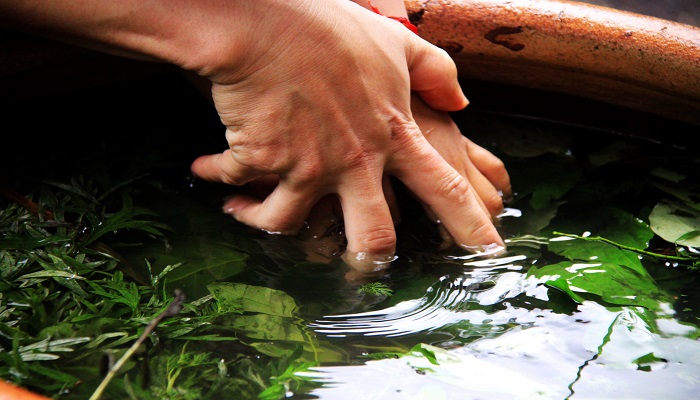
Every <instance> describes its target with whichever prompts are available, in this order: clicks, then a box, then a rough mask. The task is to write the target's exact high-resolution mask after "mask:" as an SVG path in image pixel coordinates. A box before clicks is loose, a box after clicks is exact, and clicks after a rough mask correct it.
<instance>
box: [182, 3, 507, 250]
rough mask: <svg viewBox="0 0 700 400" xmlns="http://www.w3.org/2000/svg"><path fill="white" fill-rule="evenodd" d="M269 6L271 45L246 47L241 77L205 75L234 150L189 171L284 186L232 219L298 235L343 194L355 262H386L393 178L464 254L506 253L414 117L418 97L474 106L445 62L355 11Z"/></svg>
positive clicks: (251, 201) (265, 39)
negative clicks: (316, 209)
mask: <svg viewBox="0 0 700 400" xmlns="http://www.w3.org/2000/svg"><path fill="white" fill-rule="evenodd" d="M264 3H275V4H274V5H275V8H274V10H275V12H271V11H270V10H271V8H270V7H271V5H270V4H267V5H266V7H261V8H262V10H257V11H259V12H263V13H264V18H262V19H260V20H261V21H264V23H262V24H263V25H265V29H266V32H267V34H266V35H264V36H261V37H257V38H255V39H254V40H251V42H250V43H248V44H247V48H245V49H244V50H243V54H245V57H244V58H243V59H241V60H240V61H238V62H236V63H234V64H235V68H231V69H230V70H227V69H225V68H224V69H221V68H217V69H215V71H216V72H215V73H211V74H209V75H208V76H209V78H210V79H211V80H212V82H213V89H212V90H213V98H214V101H215V104H216V107H217V109H218V111H219V114H220V116H221V119H222V121H223V123H224V124H225V125H226V126H227V132H226V138H227V140H228V144H229V147H230V148H229V149H228V150H226V151H224V152H223V153H221V154H216V155H210V156H204V157H201V158H199V159H197V160H196V161H195V162H194V163H193V165H192V170H193V172H194V173H195V174H196V175H198V176H200V177H202V178H204V179H207V180H210V181H217V182H224V183H228V184H233V185H243V184H245V183H247V182H250V181H252V180H254V179H256V178H258V177H261V176H267V175H277V176H278V177H279V183H278V184H277V186H276V187H275V189H274V190H273V191H272V193H270V194H269V196H267V197H266V198H265V199H264V200H260V199H257V198H253V197H249V196H234V197H233V198H231V199H230V200H229V201H228V202H227V203H226V209H227V210H226V211H227V212H229V213H231V214H232V215H233V216H234V217H235V218H237V219H238V220H240V221H242V222H244V223H246V224H248V225H251V226H255V227H258V228H260V229H264V230H266V231H269V232H279V233H294V232H296V231H297V230H298V229H299V228H300V227H301V226H302V224H303V223H304V220H305V218H306V216H307V215H308V213H309V211H310V210H311V208H312V207H313V205H314V204H316V202H317V201H318V200H319V199H320V198H322V197H324V196H326V195H328V194H337V196H338V198H339V201H340V204H341V207H342V210H343V217H344V222H345V232H346V235H347V240H348V245H347V250H348V251H349V252H350V254H352V255H353V257H354V258H355V259H357V258H362V257H364V256H368V255H371V256H372V257H370V258H374V257H375V256H376V257H378V258H379V259H387V258H390V257H391V256H392V254H393V251H394V248H395V243H396V236H395V232H394V224H393V220H392V217H391V213H390V210H389V206H388V204H387V200H386V196H385V193H384V189H383V185H382V181H383V176H384V174H388V175H393V176H395V177H396V178H398V179H399V180H401V181H402V182H403V183H404V184H405V185H406V186H407V187H408V188H409V189H410V190H411V191H412V192H413V193H415V194H416V196H417V197H418V198H419V199H421V201H423V202H424V203H425V204H426V205H427V206H428V207H429V208H430V209H431V210H432V211H433V212H435V214H436V215H437V216H438V218H440V219H441V221H442V222H443V225H444V226H445V227H446V228H447V230H448V231H449V232H450V233H451V235H452V236H453V237H454V238H455V240H457V241H458V243H460V244H464V245H467V246H480V245H489V244H493V243H496V244H502V240H501V238H500V236H499V235H498V232H497V231H496V229H495V227H494V225H493V223H492V221H491V218H490V216H489V215H488V214H487V213H485V212H484V211H483V209H482V207H481V204H480V202H479V200H478V199H477V196H476V194H475V192H474V190H472V189H471V186H470V184H469V182H468V181H467V180H466V179H465V178H464V177H463V176H462V175H460V173H459V172H457V171H456V170H455V169H454V168H453V167H451V166H450V165H449V163H448V162H446V161H445V159H443V158H442V157H441V156H440V155H439V154H438V152H437V151H436V150H435V148H433V147H432V146H431V145H430V144H429V143H428V141H427V140H426V138H425V137H424V136H423V135H422V133H421V131H420V129H419V128H418V126H417V125H416V123H415V121H414V120H413V117H412V113H411V105H410V93H411V90H413V91H414V92H415V93H417V94H418V95H419V96H421V98H422V99H423V100H424V101H425V102H426V103H427V104H428V105H429V106H431V107H432V108H436V109H440V110H446V111H447V110H458V109H461V108H463V107H464V106H465V105H466V98H465V97H464V96H463V94H462V92H461V89H460V88H459V85H458V83H457V79H456V68H455V65H454V63H453V62H452V60H450V59H449V57H448V56H447V55H446V53H444V52H443V51H441V50H439V49H437V48H436V47H434V46H432V45H430V44H428V43H427V42H425V41H423V40H422V39H420V38H419V37H417V36H416V35H414V34H413V33H411V32H410V31H408V30H407V29H405V28H404V27H403V26H401V25H400V24H396V23H395V22H394V21H391V20H388V19H386V18H384V17H382V16H379V15H376V14H374V13H372V12H370V11H367V10H365V9H362V8H361V7H358V6H357V5H355V4H352V3H350V2H346V1H308V2H293V3H294V4H293V5H292V4H291V3H288V2H281V1H280V2H264ZM256 4H257V3H256ZM253 8H256V7H253ZM258 29H259V28H258ZM251 37H252V36H251ZM321 53H322V54H323V57H319V54H321Z"/></svg>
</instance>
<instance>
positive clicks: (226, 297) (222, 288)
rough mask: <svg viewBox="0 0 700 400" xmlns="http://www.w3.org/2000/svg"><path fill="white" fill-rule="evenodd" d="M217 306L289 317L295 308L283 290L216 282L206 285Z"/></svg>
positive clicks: (295, 305) (293, 302)
mask: <svg viewBox="0 0 700 400" xmlns="http://www.w3.org/2000/svg"><path fill="white" fill-rule="evenodd" d="M207 289H209V291H210V292H211V294H212V295H213V296H214V298H215V299H216V301H217V302H218V303H219V306H220V307H222V308H224V309H227V310H235V309H238V310H241V311H244V312H254V313H262V314H269V315H277V316H281V317H291V316H293V315H294V312H295V311H296V309H297V303H296V301H294V299H293V298H292V297H291V296H289V295H288V294H286V293H285V292H283V291H280V290H275V289H270V288H267V287H263V286H252V285H246V284H243V283H233V282H216V283H211V284H209V285H207Z"/></svg>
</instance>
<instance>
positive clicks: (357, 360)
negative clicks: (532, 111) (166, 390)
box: [141, 114, 700, 400]
mask: <svg viewBox="0 0 700 400" xmlns="http://www.w3.org/2000/svg"><path fill="white" fill-rule="evenodd" d="M460 123H461V124H462V125H461V127H462V130H463V131H465V132H473V133H474V134H473V135H470V136H471V137H472V138H473V139H474V140H475V141H477V142H478V143H482V144H484V145H485V146H488V147H489V148H491V149H492V150H493V151H494V152H495V153H496V154H498V155H499V156H500V157H502V158H503V159H504V161H506V165H507V166H508V168H509V170H510V172H511V175H512V178H513V186H514V188H515V191H516V196H515V201H514V202H513V203H511V204H509V206H508V208H507V209H506V211H505V212H504V214H503V215H502V216H501V218H500V229H501V231H502V233H503V236H504V237H505V238H506V239H507V241H508V243H509V248H508V251H507V253H506V254H504V255H502V256H499V257H497V258H483V257H476V256H473V255H469V254H466V253H464V252H462V251H461V250H459V249H451V250H442V251H441V250H438V248H439V246H438V245H439V239H438V238H439V235H438V234H437V232H436V230H435V229H434V227H433V226H432V225H431V224H430V223H429V222H428V221H427V220H426V219H425V218H423V216H422V214H421V213H420V211H419V209H418V208H417V206H416V205H415V204H412V203H411V202H410V201H406V202H405V204H403V205H402V206H403V207H404V223H402V225H401V226H400V227H399V230H398V235H399V248H398V258H397V260H396V261H395V262H394V263H393V264H392V266H391V268H389V269H388V270H387V271H386V274H385V275H383V276H381V277H376V278H370V279H368V280H367V282H382V283H385V284H386V285H387V286H388V287H390V288H391V289H392V290H393V291H394V295H393V296H381V295H380V296H377V295H371V294H367V293H358V291H357V289H358V287H359V286H360V285H361V284H362V283H365V282H358V281H349V280H347V279H346V277H345V276H346V273H347V271H348V267H347V266H345V265H344V264H343V263H342V261H341V260H340V259H339V258H338V257H331V258H330V259H329V260H328V262H325V263H321V262H316V261H310V259H309V257H308V256H307V255H306V253H305V252H304V249H305V244H304V242H303V241H302V240H300V239H299V238H289V237H282V236H276V235H265V234H263V233H260V232H255V231H253V230H251V229H249V228H247V227H244V226H241V225H239V224H237V223H235V222H234V221H232V220H230V219H229V217H226V216H223V215H221V214H220V213H219V212H218V210H219V205H218V203H217V202H218V201H219V197H216V196H211V194H210V193H209V192H208V190H209V189H211V188H210V187H202V186H201V185H200V184H195V185H193V186H192V187H190V188H188V189H185V190H183V193H182V194H183V196H181V197H180V198H179V199H178V200H173V199H171V200H170V201H171V202H174V203H175V204H171V205H170V206H172V208H173V210H175V211H173V213H174V214H178V215H179V217H178V218H179V222H178V221H176V219H173V221H172V222H173V223H174V224H175V225H177V224H180V226H179V231H180V232H183V231H184V232H187V233H186V234H184V235H181V237H179V238H174V239H173V242H172V248H173V252H174V253H178V252H179V254H177V256H178V257H187V259H188V260H189V261H188V263H189V264H188V266H185V267H181V268H180V269H178V270H176V271H174V272H173V273H172V275H171V276H170V284H171V286H173V287H178V288H181V289H183V290H184V291H185V292H186V293H188V296H189V297H190V298H197V297H199V296H204V295H206V294H207V290H206V285H207V284H209V283H211V282H215V281H233V282H241V283H247V284H252V285H259V286H266V287H270V288H274V289H278V290H281V291H284V292H285V293H287V294H288V295H290V296H291V297H292V298H293V299H294V300H295V301H296V303H297V304H298V306H299V308H298V311H297V314H296V318H295V319H293V320H291V319H290V320H285V321H282V322H281V323H280V324H278V325H275V326H270V325H265V326H259V327H258V328H255V327H252V326H251V327H248V328H246V327H240V326H239V327H238V329H239V332H243V333H245V335H247V336H248V337H249V338H250V340H251V341H254V342H257V343H258V344H259V345H260V347H259V348H261V349H263V348H266V347H265V346H268V345H269V346H273V347H274V346H282V345H283V344H288V345H289V346H292V345H294V344H302V345H303V346H304V349H305V352H304V358H305V359H307V360H314V361H317V362H319V366H318V367H314V368H312V369H311V370H310V371H307V372H304V373H302V374H301V375H303V376H306V377H309V378H310V379H312V380H313V381H315V382H316V383H317V385H318V387H317V388H316V389H313V390H312V391H311V392H310V393H292V392H290V393H288V395H290V396H293V397H294V398H309V397H313V398H321V399H334V400H336V399H357V398H362V399H394V398H395V399H430V400H434V399H501V398H502V399H535V398H536V399H564V398H572V399H601V398H625V399H659V398H663V399H689V398H697V397H698V394H699V393H700V342H699V341H698V337H699V336H700V330H699V329H698V323H699V322H700V320H699V316H700V313H699V312H698V308H697V307H698V305H700V296H698V289H700V285H699V283H698V277H699V276H700V275H699V274H700V273H698V272H693V271H689V270H688V269H687V268H686V267H685V266H684V265H681V264H678V263H676V262H669V261H668V260H663V259H656V258H654V257H648V256H641V255H637V254H636V253H630V254H632V256H631V257H633V258H637V260H638V261H639V262H640V263H641V265H643V267H642V268H643V269H644V271H647V272H648V274H649V275H648V276H646V277H645V278H644V279H646V281H645V282H646V286H644V285H642V284H641V283H640V282H641V281H640V282H636V281H631V280H630V279H631V278H630V276H632V275H617V274H616V271H617V270H615V269H614V268H613V269H606V268H603V267H600V268H598V267H597V265H600V264H596V262H597V261H599V260H601V259H605V258H606V257H608V255H607V254H605V253H606V252H608V251H612V250H610V249H609V248H608V247H600V246H599V247H591V249H592V250H590V252H588V253H585V252H586V251H589V250H587V248H583V250H581V251H583V252H584V253H585V257H587V259H586V260H581V258H580V255H579V256H578V258H577V259H576V260H578V261H577V262H574V263H573V264H572V265H571V266H570V267H568V269H567V270H568V271H570V272H572V273H574V275H573V276H574V277H573V278H572V280H571V281H570V283H571V285H570V289H571V290H572V291H573V292H574V293H578V294H580V295H581V296H582V297H581V299H579V301H574V299H572V298H571V296H568V295H567V294H566V293H565V292H563V291H562V290H560V288H559V289H558V288H556V287H553V285H552V284H551V282H548V281H547V279H546V278H547V277H546V276H545V277H543V276H542V275H541V274H540V275H538V274H534V273H532V272H533V271H534V270H536V269H542V268H545V267H546V266H547V265H551V264H555V263H558V262H561V261H562V259H563V258H562V257H561V255H557V254H554V253H556V251H555V252H552V251H551V249H552V248H554V247H555V246H557V245H560V244H561V243H562V240H564V239H567V238H562V237H559V236H553V235H551V233H550V232H551V230H548V229H550V228H551V227H565V228H568V229H577V230H575V231H572V230H569V231H568V232H569V233H572V234H577V235H584V233H585V232H593V233H594V234H595V233H601V234H603V233H605V232H607V233H606V234H607V235H609V237H624V236H625V235H634V233H633V232H628V231H627V228H628V227H627V226H626V225H621V224H620V225H617V224H616V223H610V222H611V221H607V220H606V218H608V216H609V214H606V212H607V211H604V210H606V209H607V208H609V207H615V208H616V209H618V210H624V212H628V213H630V214H631V215H634V216H640V215H645V213H646V215H648V211H649V208H650V207H653V205H654V203H655V202H657V201H659V198H662V197H664V196H668V194H667V193H666V194H665V193H658V192H653V191H652V192H649V191H648V190H649V189H648V188H647V187H646V186H644V187H642V186H639V185H637V184H638V183H640V182H646V181H647V180H648V179H649V171H652V170H656V171H658V168H667V169H668V168H677V169H678V170H682V171H684V172H685V173H686V175H685V176H686V177H687V179H688V180H689V182H690V183H688V184H687V185H686V184H684V186H687V187H691V188H692V187H693V186H692V184H694V183H697V181H698V175H697V170H698V160H697V158H696V154H692V152H690V151H687V150H685V149H683V148H679V147H678V146H667V145H665V144H663V143H652V142H647V141H645V140H638V139H630V138H621V137H616V136H614V135H608V134H606V135H602V134H600V133H596V132H593V131H587V130H585V129H582V128H571V127H565V126H556V125H550V124H546V123H532V122H523V121H522V120H514V119H509V118H504V117H497V118H494V117H490V116H488V115H486V116H483V115H482V116H479V115H478V114H477V115H471V116H469V118H468V119H466V120H464V121H461V122H460ZM593 166H596V167H597V168H600V170H599V172H596V173H592V172H591V171H592V170H594V168H593ZM581 176H588V179H587V180H582V179H581ZM554 178H556V179H554ZM566 182H569V183H570V185H568V186H567V185H566V184H565V183H566ZM693 182H694V183H693ZM545 184H549V185H550V188H549V189H548V191H547V193H549V194H550V195H551V198H550V199H549V200H547V201H544V202H543V203H542V204H545V206H542V205H539V206H537V207H536V206H533V204H534V202H533V201H532V198H533V195H534V196H536V193H538V190H540V191H542V190H543V189H542V188H543V187H544V186H546V185H545ZM538 185H539V186H538ZM543 185H544V186H543ZM577 185H578V186H577ZM537 187H539V189H537ZM562 187H565V188H566V190H564V189H561V188H562ZM560 189H561V190H560ZM584 189H585V190H584ZM217 190H218V189H217ZM562 191H563V192H564V193H562ZM592 193H595V195H592ZM182 207H187V209H188V210H190V214H191V215H195V216H194V217H193V216H190V217H188V218H185V220H186V221H182V219H183V218H181V216H182V214H181V213H178V212H177V211H176V210H178V209H180V210H181V209H182ZM406 215H408V216H413V217H408V218H407V217H406ZM596 215H597V216H598V220H596V219H595V216H596ZM632 219H633V220H639V221H641V220H642V219H643V217H635V218H632ZM543 221H544V222H543ZM606 223H610V224H609V225H612V226H604V225H606ZM176 227H177V226H176ZM335 228H336V229H335V230H330V231H329V234H328V237H329V238H330V240H331V241H335V243H338V245H339V247H342V244H343V243H342V234H340V233H339V232H342V228H341V227H337V226H336V227H335ZM552 240H554V241H556V242H559V244H555V243H554V242H553V241H552ZM654 240H655V241H657V242H658V241H659V240H658V238H657V239H654ZM569 243H580V244H581V246H582V245H583V243H586V242H583V241H582V240H569ZM573 246H574V247H576V246H577V245H576V244H574V245H573ZM654 246H657V247H659V246H661V247H663V243H656V242H653V243H652V245H651V246H650V247H654ZM548 249H549V250H548ZM691 250H693V249H692V248H691ZM141 251H143V250H141ZM570 251H576V250H570ZM232 252H233V253H232ZM234 253H235V256H233V255H232V254H234ZM150 257H151V260H152V262H154V265H158V264H159V263H160V264H161V265H163V264H164V259H163V258H160V259H159V257H158V256H157V255H154V254H153V253H151V254H150ZM575 273H578V274H579V275H575ZM584 275H585V276H594V275H595V279H599V281H595V280H593V281H592V282H593V286H586V287H583V288H580V287H576V285H577V282H580V281H576V279H577V278H576V276H578V277H583V276H584ZM601 276H605V277H604V278H600V277H601ZM634 276H635V277H638V276H637V275H634ZM640 276H643V275H640ZM550 278H551V277H550ZM601 279H602V280H601ZM635 279H636V278H635ZM596 282H612V283H611V286H610V288H612V291H613V292H614V291H616V290H617V288H620V292H619V293H615V292H614V293H608V292H607V291H608V290H611V289H608V288H602V289H600V290H598V289H597V288H596V286H595V285H596V284H597V283H596ZM606 296H607V297H606ZM277 328H280V329H281V330H280V332H278V331H277ZM255 329H259V330H258V331H255ZM419 344H424V345H425V346H424V348H425V349H428V354H432V355H434V357H435V359H434V360H432V359H431V358H430V357H426V355H425V353H421V352H414V353H411V352H410V351H409V350H410V349H411V348H413V347H414V346H416V345H419ZM226 346H227V345H226V344H225V343H224V344H221V345H219V347H218V350H217V351H218V352H219V353H220V354H221V355H222V357H224V358H225V357H226V356H227V355H228V354H229V353H230V351H229V349H227V348H226ZM385 353H401V354H405V355H404V356H400V357H397V356H392V355H390V354H389V355H385V356H376V355H377V354H385ZM373 355H375V356H373ZM431 361H432V362H431Z"/></svg>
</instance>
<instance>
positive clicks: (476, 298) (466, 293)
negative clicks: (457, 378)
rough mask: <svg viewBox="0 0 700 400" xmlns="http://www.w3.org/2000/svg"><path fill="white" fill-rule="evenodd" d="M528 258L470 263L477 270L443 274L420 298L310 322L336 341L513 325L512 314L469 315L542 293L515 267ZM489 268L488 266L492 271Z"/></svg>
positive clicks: (502, 312) (518, 267)
mask: <svg viewBox="0 0 700 400" xmlns="http://www.w3.org/2000/svg"><path fill="white" fill-rule="evenodd" d="M523 259H525V256H510V257H502V258H498V259H490V260H478V261H472V262H468V263H465V266H476V267H479V269H474V270H472V271H470V272H464V274H463V275H461V276H458V277H455V278H451V277H449V276H443V277H441V278H440V279H439V281H438V282H437V283H436V284H435V285H433V286H431V287H429V288H427V290H426V292H427V294H426V295H425V296H424V297H422V298H420V299H415V300H407V301H403V302H401V303H399V304H397V305H395V306H392V307H389V308H385V309H381V310H377V311H370V312H364V313H356V314H341V315H329V316H325V317H324V318H323V319H320V320H318V321H316V322H315V323H313V324H311V325H310V327H312V328H313V329H314V331H316V332H318V333H322V334H325V335H329V336H334V337H344V336H347V335H364V336H386V337H394V336H403V335H408V334H413V333H420V332H429V331H433V330H436V329H439V328H441V327H444V326H446V325H449V324H453V323H456V322H460V321H469V323H471V324H474V325H482V324H484V323H485V322H484V321H487V320H488V321H489V325H493V326H496V325H501V324H506V323H508V322H512V320H513V318H514V313H513V310H504V311H501V312H496V313H493V314H487V313H486V312H485V311H483V310H472V311H470V308H471V304H474V303H475V304H478V305H493V304H496V303H499V302H501V301H502V300H504V299H506V298H511V297H515V296H517V295H519V294H520V293H523V292H526V291H528V290H529V291H530V292H532V293H535V292H538V291H541V290H540V289H541V288H538V287H537V282H536V281H535V280H532V279H530V280H529V281H530V282H527V280H528V279H527V278H525V276H524V274H522V273H518V272H513V271H517V270H520V269H522V267H521V266H519V265H517V264H514V262H516V261H521V260H523ZM487 265H488V267H487Z"/></svg>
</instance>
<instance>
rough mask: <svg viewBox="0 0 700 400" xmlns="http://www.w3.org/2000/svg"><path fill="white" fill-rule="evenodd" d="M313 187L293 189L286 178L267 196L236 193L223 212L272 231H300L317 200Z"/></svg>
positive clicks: (285, 232)
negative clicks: (309, 189)
mask: <svg viewBox="0 0 700 400" xmlns="http://www.w3.org/2000/svg"><path fill="white" fill-rule="evenodd" d="M312 193H313V190H311V191H303V192H302V191H297V190H293V189H291V188H290V187H289V186H288V185H286V184H285V183H284V182H280V183H279V184H278V185H277V187H276V188H275V189H274V190H273V191H272V193H270V194H269V195H268V196H267V197H266V198H265V199H264V200H262V201H261V200H260V199H258V198H255V197H252V196H247V195H234V196H231V197H229V198H228V199H227V200H226V201H225V202H224V212H226V213H227V214H231V215H232V216H233V217H234V218H235V219H236V220H238V221H240V222H242V223H244V224H246V225H249V226H252V227H256V228H258V229H261V230H264V231H266V232H268V233H272V234H282V235H292V234H295V233H297V232H298V231H299V229H300V228H301V226H302V225H303V224H304V220H305V219H306V217H307V215H308V214H309V212H310V210H311V208H312V207H313V205H314V204H315V203H316V201H317V200H318V198H317V197H315V196H313V195H312Z"/></svg>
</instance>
